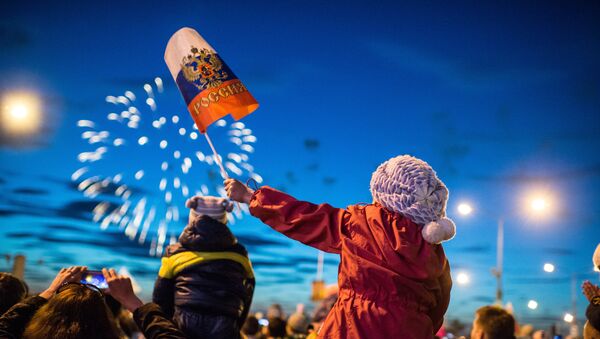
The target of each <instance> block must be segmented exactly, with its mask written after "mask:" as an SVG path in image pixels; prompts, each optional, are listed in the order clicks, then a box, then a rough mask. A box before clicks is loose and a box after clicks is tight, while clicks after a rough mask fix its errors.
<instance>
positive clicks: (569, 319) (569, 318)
mask: <svg viewBox="0 0 600 339" xmlns="http://www.w3.org/2000/svg"><path fill="white" fill-rule="evenodd" d="M563 319H564V321H566V322H568V323H572V322H573V320H574V319H575V317H573V315H572V314H571V313H565V317H564V318H563Z"/></svg>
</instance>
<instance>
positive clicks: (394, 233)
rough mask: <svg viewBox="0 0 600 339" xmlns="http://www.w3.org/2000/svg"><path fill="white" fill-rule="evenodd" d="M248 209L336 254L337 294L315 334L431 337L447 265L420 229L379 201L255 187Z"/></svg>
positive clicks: (443, 302)
mask: <svg viewBox="0 0 600 339" xmlns="http://www.w3.org/2000/svg"><path fill="white" fill-rule="evenodd" d="M250 213H251V214H252V215H253V216H255V217H258V218H260V219H261V220H262V221H263V222H264V223H266V224H268V225H269V226H271V227H272V228H273V229H275V230H277V231H279V232H281V233H283V234H285V235H286V236H288V237H290V238H292V239H295V240H298V241H300V242H302V243H304V244H306V245H308V246H312V247H315V248H318V249H320V250H323V251H325V252H329V253H336V254H339V255H340V256H341V262H340V267H339V273H338V284H339V288H340V291H339V298H338V301H337V302H336V304H335V305H334V307H333V309H332V310H331V312H330V313H329V315H328V316H327V318H326V319H325V323H324V324H323V327H322V328H321V330H320V331H319V337H320V338H353V339H354V338H369V339H377V338H385V339H389V338H402V339H411V338H419V339H421V338H432V337H433V336H434V334H435V333H436V332H437V330H438V329H439V328H440V326H441V325H442V322H443V317H444V313H445V312H446V309H447V308H448V303H449V301H450V288H451V286H452V280H451V277H450V266H449V264H448V260H447V259H446V256H445V254H444V249H443V248H442V246H441V245H432V244H429V243H427V242H426V241H425V240H424V239H423V237H422V236H421V227H420V226H419V225H417V224H415V223H413V222H412V221H410V220H409V219H407V218H405V217H403V216H402V215H400V214H398V213H394V212H390V211H388V210H386V209H384V208H383V207H381V206H380V205H379V204H369V205H364V206H361V205H354V206H349V207H348V208H347V209H340V208H334V207H332V206H330V205H328V204H321V205H315V204H312V203H309V202H305V201H298V200H296V199H294V198H293V197H291V196H289V195H287V194H285V193H282V192H279V191H277V190H275V189H272V188H270V187H262V188H261V189H259V190H257V191H256V192H255V193H254V195H253V196H252V199H251V201H250Z"/></svg>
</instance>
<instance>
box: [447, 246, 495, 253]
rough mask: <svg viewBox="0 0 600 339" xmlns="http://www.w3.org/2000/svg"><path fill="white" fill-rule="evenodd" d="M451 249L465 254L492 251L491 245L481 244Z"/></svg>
mask: <svg viewBox="0 0 600 339" xmlns="http://www.w3.org/2000/svg"><path fill="white" fill-rule="evenodd" d="M449 250H451V251H452V252H459V253H465V254H483V253H488V252H489V251H490V247H489V246H480V245H471V246H464V247H457V248H452V249H449Z"/></svg>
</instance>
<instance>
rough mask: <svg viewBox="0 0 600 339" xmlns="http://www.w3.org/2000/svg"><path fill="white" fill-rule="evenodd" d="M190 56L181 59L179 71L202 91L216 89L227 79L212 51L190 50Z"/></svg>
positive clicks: (220, 63) (219, 60)
mask: <svg viewBox="0 0 600 339" xmlns="http://www.w3.org/2000/svg"><path fill="white" fill-rule="evenodd" d="M190 52H191V53H192V54H188V55H187V56H185V57H183V59H182V61H181V70H182V71H183V76H184V77H185V79H186V80H187V81H189V82H190V83H192V84H193V85H194V86H196V87H197V88H198V89H199V90H201V91H203V90H205V89H207V88H210V87H217V86H219V85H220V84H222V83H223V80H224V79H227V72H225V71H224V70H223V62H222V61H221V59H220V58H219V57H218V56H217V54H216V53H215V52H214V51H211V50H208V49H206V48H202V49H198V48H196V47H194V46H192V48H191V49H190Z"/></svg>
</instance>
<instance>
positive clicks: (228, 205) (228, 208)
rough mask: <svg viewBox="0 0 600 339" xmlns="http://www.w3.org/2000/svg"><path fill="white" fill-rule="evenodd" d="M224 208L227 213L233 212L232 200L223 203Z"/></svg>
mask: <svg viewBox="0 0 600 339" xmlns="http://www.w3.org/2000/svg"><path fill="white" fill-rule="evenodd" d="M223 208H224V209H225V211H227V212H231V211H233V202H231V201H230V200H225V201H223Z"/></svg>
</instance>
